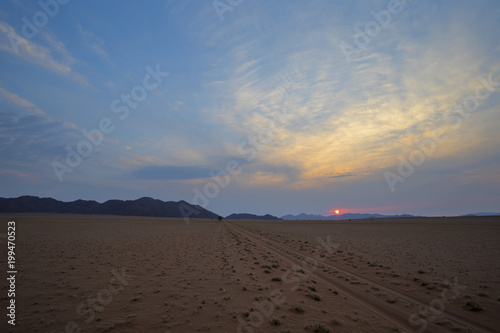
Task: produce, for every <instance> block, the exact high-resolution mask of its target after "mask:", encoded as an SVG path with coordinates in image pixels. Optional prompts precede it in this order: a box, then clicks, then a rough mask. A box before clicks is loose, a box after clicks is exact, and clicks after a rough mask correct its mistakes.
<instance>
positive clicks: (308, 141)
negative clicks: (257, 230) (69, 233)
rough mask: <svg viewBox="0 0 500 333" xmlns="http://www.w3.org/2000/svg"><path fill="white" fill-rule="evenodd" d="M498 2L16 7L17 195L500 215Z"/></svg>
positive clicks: (12, 144) (2, 82)
mask: <svg viewBox="0 0 500 333" xmlns="http://www.w3.org/2000/svg"><path fill="white" fill-rule="evenodd" d="M499 17H500V2H498V1H496V0H474V1H473V0H469V1H465V0H457V1H440V0H413V1H410V0H405V1H397V0H390V1H387V0H384V1H378V0H376V1H361V0H360V1H349V2H345V1H332V0H324V1H323V0H315V1H295V0H286V1H285V0H276V1H264V0H220V1H219V0H216V1H212V0H205V1H200V0H167V1H147V2H139V1H130V0H120V1H118V0H110V1H95V0H89V1H74V0H73V1H68V0H42V1H40V2H37V1H20V0H5V1H2V3H1V4H0V63H1V65H0V196H1V197H18V196H21V195H36V196H40V197H52V198H56V199H59V200H63V201H72V200H76V199H86V200H96V201H99V202H103V201H106V200H108V199H126V200H133V199H138V198H140V197H144V196H147V197H153V198H157V199H161V200H164V201H170V200H173V201H178V200H185V201H187V202H190V203H194V204H199V205H201V206H203V207H205V208H207V209H208V210H210V211H213V212H215V213H218V214H221V215H223V216H226V215H229V214H231V213H253V214H272V215H276V216H282V215H285V214H299V213H308V214H322V215H330V214H332V213H330V211H331V210H334V209H340V210H341V212H342V213H345V212H353V213H380V214H403V213H408V214H415V215H428V216H441V215H461V214H467V213H475V212H500V131H499V130H498V129H499V128H500V112H499V111H500V37H499V35H498V31H500V20H499V19H498V18H499Z"/></svg>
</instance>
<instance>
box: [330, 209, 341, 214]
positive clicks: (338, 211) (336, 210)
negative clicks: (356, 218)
mask: <svg viewBox="0 0 500 333" xmlns="http://www.w3.org/2000/svg"><path fill="white" fill-rule="evenodd" d="M330 213H335V215H339V214H340V209H332V210H331V211H330Z"/></svg>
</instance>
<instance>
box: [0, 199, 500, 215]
mask: <svg viewBox="0 0 500 333" xmlns="http://www.w3.org/2000/svg"><path fill="white" fill-rule="evenodd" d="M183 212H184V215H183ZM0 213H58V214H96V215H99V214H101V215H124V216H154V217H177V218H180V217H184V216H186V215H187V216H188V217H189V218H205V219H216V218H218V216H219V215H218V214H216V213H213V212H211V211H209V210H207V209H205V208H203V207H201V206H199V205H192V204H189V203H187V202H186V201H183V200H181V201H162V200H158V199H153V198H149V197H143V198H140V199H137V200H108V201H106V202H103V203H99V202H97V201H93V200H76V201H71V202H63V201H59V200H56V199H52V198H39V197H36V196H27V195H26V196H21V197H18V198H0ZM495 215H499V216H500V213H486V212H480V213H475V214H468V215H462V216H495ZM388 217H417V216H415V215H409V214H402V215H381V214H367V213H364V214H361V213H345V214H340V215H330V216H323V215H314V214H305V213H302V214H299V215H291V214H289V215H284V216H282V217H281V218H278V217H276V216H273V215H269V214H266V215H255V214H246V213H242V214H241V213H240V214H231V215H229V216H227V217H226V219H228V220H236V219H239V220H349V219H352V220H354V219H368V218H370V219H376V218H388Z"/></svg>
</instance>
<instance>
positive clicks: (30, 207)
mask: <svg viewBox="0 0 500 333" xmlns="http://www.w3.org/2000/svg"><path fill="white" fill-rule="evenodd" d="M181 209H182V211H181ZM183 212H185V215H188V216H187V217H189V218H217V217H218V215H217V214H215V213H212V212H211V211H208V210H206V209H205V208H203V207H201V206H199V205H191V204H189V203H187V202H186V201H178V202H175V201H166V202H165V201H161V200H158V199H153V198H148V197H144V198H140V199H137V200H108V201H106V202H104V203H102V204H101V203H98V202H97V201H93V200H76V201H71V202H63V201H59V200H55V199H52V198H39V197H36V196H22V197H19V198H0V213H59V214H103V215H125V216H154V217H183Z"/></svg>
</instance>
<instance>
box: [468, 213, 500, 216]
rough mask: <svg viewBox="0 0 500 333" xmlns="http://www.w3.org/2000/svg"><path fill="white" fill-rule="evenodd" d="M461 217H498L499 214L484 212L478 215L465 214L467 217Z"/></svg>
mask: <svg viewBox="0 0 500 333" xmlns="http://www.w3.org/2000/svg"><path fill="white" fill-rule="evenodd" d="M462 216H500V213H485V212H480V213H474V214H467V215H462Z"/></svg>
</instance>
